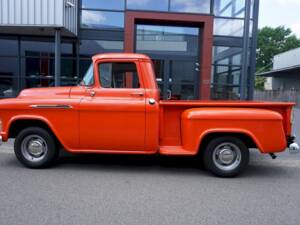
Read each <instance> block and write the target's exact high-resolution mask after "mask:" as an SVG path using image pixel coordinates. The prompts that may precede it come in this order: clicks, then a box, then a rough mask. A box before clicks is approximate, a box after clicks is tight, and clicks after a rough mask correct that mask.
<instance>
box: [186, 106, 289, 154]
mask: <svg viewBox="0 0 300 225" xmlns="http://www.w3.org/2000/svg"><path fill="white" fill-rule="evenodd" d="M181 128H182V145H183V148H184V149H186V150H188V151H191V152H195V153H197V151H198V150H199V146H200V144H201V141H202V140H203V138H204V137H205V136H206V135H208V134H212V133H224V134H226V133H239V134H244V135H247V136H248V137H250V138H251V139H252V140H253V141H254V143H255V144H256V145H257V147H258V148H259V149H260V151H261V152H262V153H270V152H280V151H283V150H284V149H285V148H286V137H285V132H284V128H283V118H282V116H281V114H280V113H277V112H274V111H271V110H265V109H254V108H193V109H188V110H186V111H184V112H183V113H182V118H181Z"/></svg>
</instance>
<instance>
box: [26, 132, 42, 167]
mask: <svg viewBox="0 0 300 225" xmlns="http://www.w3.org/2000/svg"><path fill="white" fill-rule="evenodd" d="M21 151H22V154H23V156H24V157H25V158H26V159H27V160H29V161H31V162H37V161H40V160H42V159H43V158H44V157H45V155H46V153H47V151H48V147H47V143H46V141H45V140H44V139H43V138H42V137H41V136H39V135H29V136H27V137H25V138H24V139H23V141H22V144H21Z"/></svg>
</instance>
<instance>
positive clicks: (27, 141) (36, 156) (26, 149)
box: [14, 127, 58, 168]
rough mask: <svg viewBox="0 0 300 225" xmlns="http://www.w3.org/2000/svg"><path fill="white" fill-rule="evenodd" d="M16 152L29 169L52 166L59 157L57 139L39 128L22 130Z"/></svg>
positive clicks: (16, 142) (15, 147)
mask: <svg viewBox="0 0 300 225" xmlns="http://www.w3.org/2000/svg"><path fill="white" fill-rule="evenodd" d="M14 150H15V155H16V157H17V159H18V160H19V161H20V162H21V163H22V164H23V165H25V166H26V167H29V168H45V167H48V166H51V165H52V164H53V163H54V161H55V159H56V158H57V156H58V148H57V145H56V140H55V138H54V137H53V135H52V134H51V133H49V132H48V131H47V130H45V129H43V128H39V127H29V128H26V129H24V130H22V131H21V132H20V133H19V134H18V136H17V137H16V140H15V144H14Z"/></svg>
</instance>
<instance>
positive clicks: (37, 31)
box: [0, 25, 76, 37]
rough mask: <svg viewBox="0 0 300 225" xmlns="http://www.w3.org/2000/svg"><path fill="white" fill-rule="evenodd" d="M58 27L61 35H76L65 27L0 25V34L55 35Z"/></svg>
mask: <svg viewBox="0 0 300 225" xmlns="http://www.w3.org/2000/svg"><path fill="white" fill-rule="evenodd" d="M56 29H60V30H61V35H62V36H64V37H76V34H74V33H72V32H70V31H69V30H68V29H66V28H65V27H55V26H53V27H52V26H43V27H40V26H27V25H26V26H1V25H0V34H13V35H15V34H18V35H33V34H34V35H39V36H53V35H55V30H56Z"/></svg>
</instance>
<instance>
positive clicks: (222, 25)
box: [214, 18, 244, 37]
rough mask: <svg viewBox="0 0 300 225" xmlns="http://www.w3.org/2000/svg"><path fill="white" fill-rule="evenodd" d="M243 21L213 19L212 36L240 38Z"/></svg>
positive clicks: (242, 31)
mask: <svg viewBox="0 0 300 225" xmlns="http://www.w3.org/2000/svg"><path fill="white" fill-rule="evenodd" d="M243 33H244V20H242V19H223V18H215V19H214V35H224V36H236V37H242V36H243Z"/></svg>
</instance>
